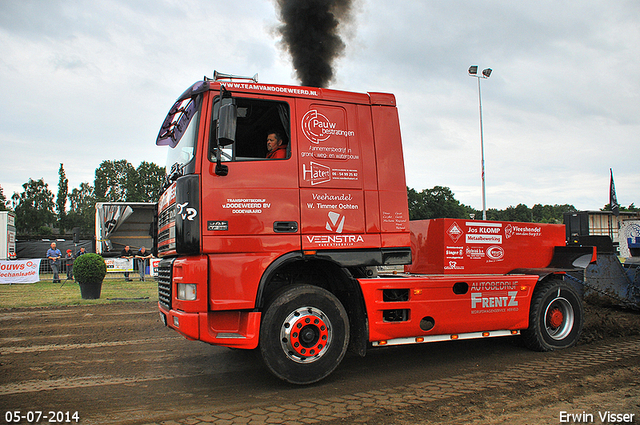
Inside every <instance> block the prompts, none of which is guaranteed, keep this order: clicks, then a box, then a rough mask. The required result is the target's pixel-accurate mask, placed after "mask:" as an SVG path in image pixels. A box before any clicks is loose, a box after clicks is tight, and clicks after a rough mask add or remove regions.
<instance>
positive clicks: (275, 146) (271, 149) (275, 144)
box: [267, 132, 287, 159]
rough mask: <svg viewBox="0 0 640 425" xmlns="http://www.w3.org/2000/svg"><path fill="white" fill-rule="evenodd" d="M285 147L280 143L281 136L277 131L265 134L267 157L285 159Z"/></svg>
mask: <svg viewBox="0 0 640 425" xmlns="http://www.w3.org/2000/svg"><path fill="white" fill-rule="evenodd" d="M286 157H287V147H286V145H283V144H282V136H281V135H280V133H278V132H272V133H269V135H268V136H267V158H270V159H285V158H286Z"/></svg>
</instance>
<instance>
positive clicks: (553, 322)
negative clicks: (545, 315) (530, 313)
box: [548, 308, 564, 329]
mask: <svg viewBox="0 0 640 425" xmlns="http://www.w3.org/2000/svg"><path fill="white" fill-rule="evenodd" d="M563 322H564V314H563V313H562V310H560V309H559V308H554V309H553V310H551V311H550V312H549V321H548V323H549V325H550V326H551V327H552V328H553V329H557V328H559V327H560V326H562V323H563Z"/></svg>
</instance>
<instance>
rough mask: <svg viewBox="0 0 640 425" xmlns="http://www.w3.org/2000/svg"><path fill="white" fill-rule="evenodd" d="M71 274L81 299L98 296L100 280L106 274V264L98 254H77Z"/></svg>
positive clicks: (100, 288) (96, 297) (92, 298)
mask: <svg viewBox="0 0 640 425" xmlns="http://www.w3.org/2000/svg"><path fill="white" fill-rule="evenodd" d="M73 274H74V275H75V278H76V281H77V282H78V285H80V294H81V295H82V299H83V300H95V299H98V298H100V292H101V290H102V281H103V280H104V277H105V276H106V274H107V265H106V264H105V262H104V258H102V257H101V256H100V255H98V254H92V253H87V254H83V255H81V256H79V257H78V258H76V260H75V261H74V263H73Z"/></svg>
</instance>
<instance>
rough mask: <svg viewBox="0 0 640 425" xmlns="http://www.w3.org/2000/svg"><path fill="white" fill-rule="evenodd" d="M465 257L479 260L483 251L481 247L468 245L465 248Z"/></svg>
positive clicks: (482, 256) (482, 255)
mask: <svg viewBox="0 0 640 425" xmlns="http://www.w3.org/2000/svg"><path fill="white" fill-rule="evenodd" d="M465 254H466V256H467V258H470V259H472V260H481V259H483V258H484V256H485V251H484V249H482V248H481V247H477V246H475V247H474V246H468V247H467V248H466V250H465Z"/></svg>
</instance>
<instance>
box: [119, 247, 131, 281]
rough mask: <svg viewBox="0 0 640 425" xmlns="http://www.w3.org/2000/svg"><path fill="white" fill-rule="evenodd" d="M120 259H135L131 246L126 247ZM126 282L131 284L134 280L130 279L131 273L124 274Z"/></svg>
mask: <svg viewBox="0 0 640 425" xmlns="http://www.w3.org/2000/svg"><path fill="white" fill-rule="evenodd" d="M120 257H122V258H126V259H127V260H130V259H132V258H133V252H131V247H130V246H129V245H127V246H125V247H124V249H123V250H122V252H120ZM124 280H125V281H127V282H131V280H132V279H131V278H130V277H129V272H124Z"/></svg>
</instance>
